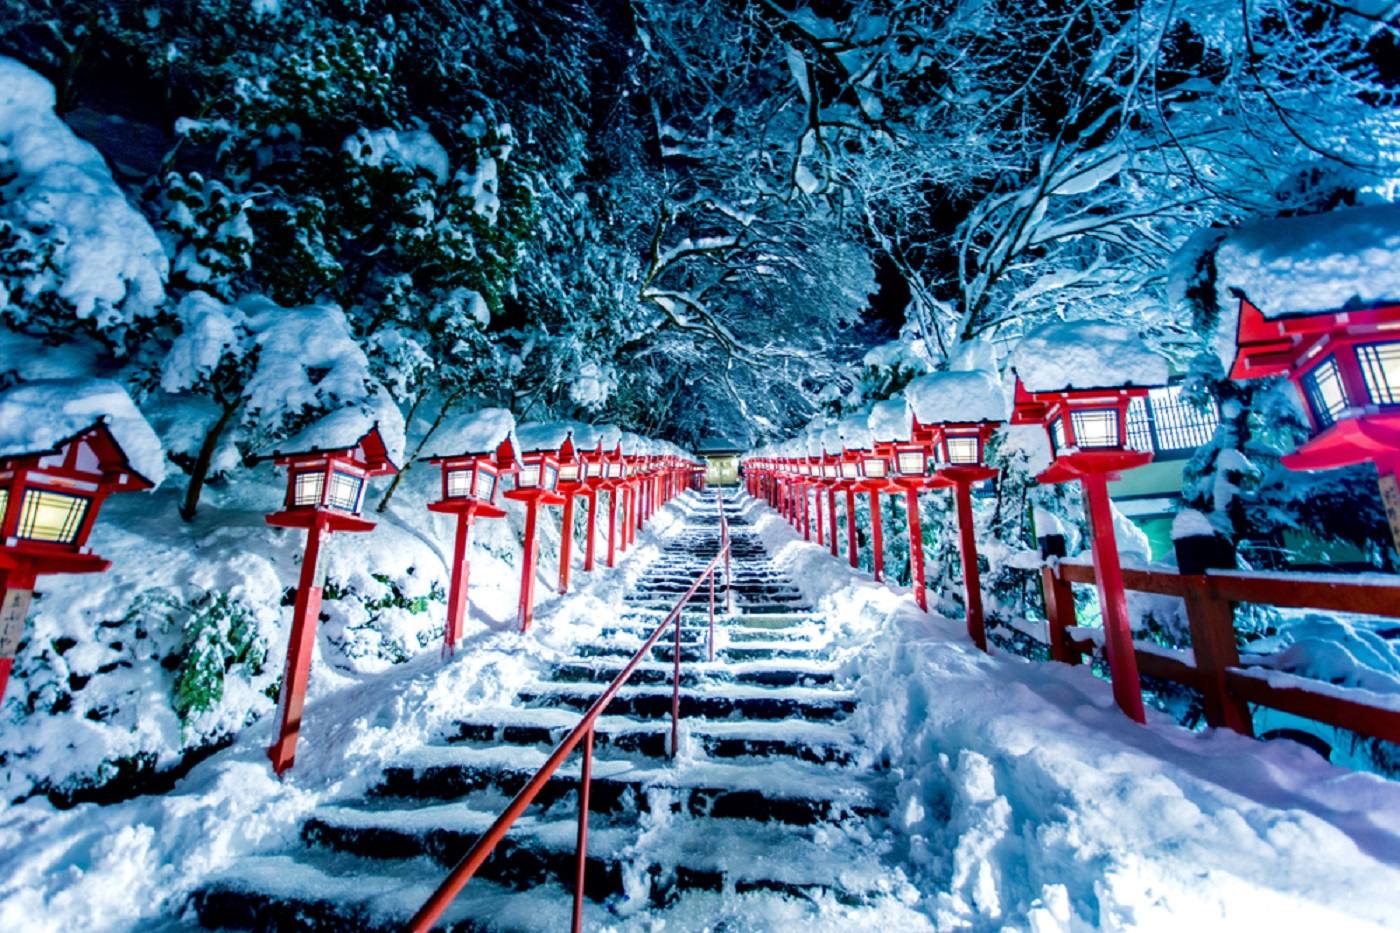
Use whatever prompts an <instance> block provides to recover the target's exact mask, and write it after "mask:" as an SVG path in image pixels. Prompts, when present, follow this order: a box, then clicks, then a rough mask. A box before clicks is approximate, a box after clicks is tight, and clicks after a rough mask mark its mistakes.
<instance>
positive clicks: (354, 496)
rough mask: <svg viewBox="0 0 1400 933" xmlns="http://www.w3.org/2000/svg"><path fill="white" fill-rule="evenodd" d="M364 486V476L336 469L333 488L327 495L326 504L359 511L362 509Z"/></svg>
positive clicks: (344, 509) (334, 507)
mask: <svg viewBox="0 0 1400 933" xmlns="http://www.w3.org/2000/svg"><path fill="white" fill-rule="evenodd" d="M364 486H365V478H364V477H363V476H356V475H354V474H353V473H342V472H341V471H340V470H336V471H335V472H334V473H332V474H331V488H330V490H329V492H328V493H327V495H326V504H327V505H329V506H330V507H331V508H333V509H341V510H342V511H346V512H358V511H360V492H361V490H363V489H364Z"/></svg>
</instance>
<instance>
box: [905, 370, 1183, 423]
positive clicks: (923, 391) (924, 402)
mask: <svg viewBox="0 0 1400 933" xmlns="http://www.w3.org/2000/svg"><path fill="white" fill-rule="evenodd" d="M1163 381H1165V380H1163ZM904 397H905V399H906V400H908V402H909V408H910V409H911V410H912V411H913V413H914V417H916V418H918V419H919V423H920V424H945V423H948V422H958V421H1005V420H1006V419H1007V418H1008V417H1009V414H1010V413H1009V411H1008V406H1007V403H1006V393H1005V391H1004V390H1003V389H1002V385H1001V380H1000V379H999V378H997V375H996V373H993V372H988V371H986V370H981V369H974V370H966V371H958V372H953V371H948V372H937V373H929V374H928V375H927V376H920V377H919V378H917V379H915V380H913V381H912V382H910V383H909V385H908V386H906V387H905V389H904Z"/></svg>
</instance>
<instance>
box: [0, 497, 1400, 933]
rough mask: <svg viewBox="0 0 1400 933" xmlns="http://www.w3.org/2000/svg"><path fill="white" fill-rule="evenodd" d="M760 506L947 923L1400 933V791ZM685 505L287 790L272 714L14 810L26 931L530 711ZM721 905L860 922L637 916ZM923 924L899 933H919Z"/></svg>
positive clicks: (154, 908) (12, 838) (700, 923)
mask: <svg viewBox="0 0 1400 933" xmlns="http://www.w3.org/2000/svg"><path fill="white" fill-rule="evenodd" d="M751 508H752V509H753V515H754V517H755V518H756V519H757V523H758V524H757V528H758V531H759V533H760V535H761V536H762V538H763V540H764V541H765V543H766V544H767V545H768V547H769V548H770V550H771V551H772V552H773V553H774V555H775V557H776V561H777V563H778V564H779V565H780V567H782V568H783V569H784V570H786V571H787V572H788V573H789V574H790V575H791V576H792V577H793V578H794V579H795V580H797V581H798V582H799V584H800V585H801V586H802V587H803V589H804V590H805V595H806V596H807V597H809V598H810V599H811V600H812V601H813V602H814V604H816V605H818V607H819V608H820V610H822V611H823V612H824V613H826V615H827V618H828V622H829V624H828V626H827V628H828V631H829V632H830V633H831V638H832V642H831V650H832V653H833V657H835V658H836V659H838V660H839V661H840V663H841V665H842V667H843V670H844V671H845V672H846V673H848V674H850V675H851V676H852V677H853V678H855V682H854V686H855V689H856V691H857V693H858V696H859V697H860V700H861V703H860V706H859V708H858V710H857V712H856V714H855V718H854V719H853V720H852V721H851V724H852V725H853V726H854V727H855V729H856V731H857V732H859V733H861V734H862V735H863V737H864V739H865V741H866V742H867V744H868V745H869V746H870V748H871V749H872V750H873V752H874V753H875V756H876V759H877V760H879V759H884V760H887V761H888V762H889V765H890V767H891V769H892V770H893V773H894V775H895V776H896V778H897V779H898V807H897V808H896V811H895V812H894V814H893V815H892V817H891V826H890V830H891V833H890V836H891V837H892V838H893V840H894V844H895V846H896V849H897V851H896V853H895V858H896V860H897V861H898V862H899V863H900V864H901V865H902V866H903V869H904V873H905V875H906V876H907V877H908V878H909V879H910V880H911V881H912V882H913V886H914V888H915V889H916V891H917V893H916V894H914V895H913V897H914V899H915V901H916V905H917V908H918V910H919V911H920V913H921V914H922V915H924V916H926V917H927V918H928V920H929V921H931V923H932V925H933V926H935V927H938V928H973V929H1030V930H1035V931H1051V930H1082V929H1089V928H1095V927H1103V928H1109V929H1125V928H1134V929H1181V928H1186V927H1190V926H1192V925H1194V926H1195V927H1196V928H1197V929H1203V930H1204V929H1219V928H1223V927H1225V926H1226V925H1227V924H1228V925H1229V926H1231V927H1233V928H1241V927H1244V928H1272V929H1304V928H1306V929H1326V930H1343V929H1367V928H1385V927H1400V900H1398V899H1397V898H1396V896H1395V892H1396V891H1397V890H1400V785H1397V784H1395V783H1392V782H1388V781H1386V780H1384V779H1382V778H1379V777H1376V776H1374V775H1369V774H1363V773H1354V772H1348V771H1345V770H1342V769H1338V768H1335V767H1333V766H1330V765H1328V764H1325V763H1324V762H1322V761H1321V760H1320V759H1318V758H1317V757H1316V756H1315V755H1313V754H1312V753H1311V752H1309V751H1306V750H1304V749H1302V748H1300V747H1297V746H1292V745H1290V744H1288V743H1259V742H1255V741H1252V740H1248V739H1244V738H1241V737H1239V736H1236V735H1234V734H1231V733H1213V732H1207V733H1191V732H1188V731H1186V730H1183V729H1181V728H1179V727H1177V726H1176V725H1175V724H1174V723H1172V722H1171V721H1169V720H1168V719H1167V718H1166V717H1165V716H1164V715H1160V714H1156V713H1151V712H1150V713H1149V721H1148V724H1147V725H1146V726H1137V725H1135V724H1133V723H1132V722H1131V721H1129V720H1127V719H1126V718H1125V717H1123V716H1122V715H1121V714H1120V713H1119V712H1118V711H1117V710H1116V708H1115V707H1114V706H1113V702H1112V697H1111V695H1110V692H1109V689H1108V685H1107V684H1105V683H1104V682H1103V681H1101V680H1098V679H1096V678H1095V677H1093V676H1092V674H1091V673H1090V672H1089V671H1088V669H1087V668H1083V667H1079V668H1071V667H1068V666H1065V665H1058V664H1050V663H1040V664H1035V663H1030V662H1027V661H1025V660H1023V659H1021V658H1019V657H1015V656H1007V655H1004V654H998V655H994V656H985V655H982V654H980V653H978V652H976V651H975V650H974V649H973V648H972V647H971V646H970V644H968V642H967V640H966V637H965V635H964V634H963V633H962V631H961V625H960V624H959V623H957V622H955V621H951V620H947V619H942V618H938V617H933V616H925V615H923V614H922V613H920V612H918V610H917V609H916V608H915V607H914V605H913V602H912V600H911V599H909V597H908V595H907V593H900V592H896V591H895V590H893V589H891V588H888V587H885V586H880V585H876V584H874V583H873V582H871V581H870V580H869V579H868V577H866V576H865V575H863V574H859V573H856V572H854V571H852V570H850V569H849V567H847V566H846V565H845V564H844V562H842V561H840V560H837V559H833V558H832V557H831V556H830V555H829V553H827V552H826V551H825V550H824V549H823V548H820V547H818V546H817V545H815V544H810V543H806V542H803V541H802V540H801V539H800V537H799V536H797V535H796V534H794V533H793V532H792V530H791V529H790V528H789V527H788V526H787V525H786V524H785V523H784V522H783V521H782V520H781V519H780V518H778V517H777V516H775V515H772V514H768V515H763V514H761V512H762V508H761V507H760V506H758V505H757V504H756V503H755V504H754V505H753V506H751ZM676 515H677V512H676V509H675V507H671V508H668V509H663V510H662V511H661V512H660V513H658V516H657V518H656V520H655V521H654V523H653V525H652V526H651V528H650V529H649V530H648V531H647V533H646V534H644V535H643V536H642V538H641V539H640V540H639V542H638V546H637V548H636V550H634V551H631V552H629V555H628V560H627V562H626V564H624V565H623V566H622V567H621V568H619V570H618V571H616V572H614V573H611V574H608V573H603V574H596V575H595V576H594V578H593V579H591V580H586V581H585V582H584V583H583V586H582V587H581V588H580V591H579V593H578V595H576V596H574V597H571V598H569V599H566V600H560V601H556V602H555V603H553V604H552V605H551V606H550V607H548V608H546V609H545V611H544V612H543V613H542V614H541V616H540V618H539V620H538V622H537V625H536V628H535V629H534V630H533V631H532V633H531V634H530V636H528V637H525V638H521V637H519V636H517V635H516V634H514V633H512V632H510V631H507V630H498V629H492V628H487V627H482V628H481V629H478V630H476V631H474V632H473V633H471V634H470V636H469V638H468V639H467V641H466V643H465V644H464V645H463V647H462V650H461V651H460V653H459V654H458V656H457V657H456V658H455V659H453V660H451V661H449V662H446V663H444V662H443V661H442V660H440V659H439V657H438V656H437V652H436V650H427V651H424V652H422V653H421V654H420V655H419V656H418V657H416V658H414V659H413V660H411V661H409V662H407V663H405V664H400V665H396V666H393V667H390V668H389V669H387V670H385V671H383V672H382V673H378V674H369V675H365V676H362V677H360V678H358V679H356V680H355V681H354V682H353V683H349V684H342V685H338V686H332V687H327V688H324V689H322V690H321V691H320V692H319V693H318V694H317V695H316V696H315V698H314V699H313V701H312V703H311V704H310V705H309V706H308V710H307V724H306V728H305V730H304V731H303V736H302V744H301V748H300V754H299V757H298V763H297V767H296V768H295V769H294V771H293V772H292V774H291V777H290V779H289V780H288V781H287V782H285V783H281V782H278V781H277V780H275V779H274V778H273V777H272V776H271V774H270V771H269V769H268V766H267V762H266V759H265V758H264V756H263V748H264V746H265V745H266V744H267V741H268V739H269V737H270V729H271V724H270V723H268V722H266V721H264V722H262V723H259V724H258V725H256V726H254V727H252V728H250V729H248V730H246V731H245V732H244V733H243V734H242V735H241V736H240V737H239V739H238V740H237V742H236V743H235V744H234V745H233V747H231V748H229V749H227V750H225V751H223V752H220V753H219V754H217V755H215V756H214V757H213V758H211V759H210V760H208V761H206V762H204V763H203V764H201V765H199V766H198V767H196V768H195V769H194V770H193V771H192V772H191V774H190V775H189V776H188V777H187V778H185V779H184V780H183V781H182V782H181V783H180V784H179V785H177V787H176V788H175V790H174V792H172V793H170V794H167V795H165V796H161V797H147V798H140V799H136V800H132V801H128V802H125V803H121V804H117V805H112V806H107V807H99V806H95V805H82V806H79V807H77V808H74V809H72V810H68V811H58V810H55V809H54V808H53V807H52V806H50V805H49V804H48V803H47V802H45V801H43V800H42V799H37V798H36V799H31V800H28V801H25V802H23V803H20V804H17V805H13V806H10V807H9V808H8V809H7V810H6V811H5V812H4V814H3V816H0V852H3V853H4V855H3V856H0V877H3V878H4V879H5V880H4V882H3V883H0V928H3V929H25V930H59V929H94V930H104V929H106V930H126V929H148V928H150V927H151V926H153V925H155V924H157V923H159V922H160V918H163V917H164V918H168V917H169V915H170V911H172V910H174V909H176V908H178V906H179V905H180V904H181V903H182V902H183V898H184V896H185V894H186V893H187V892H189V891H190V890H191V889H192V888H194V887H195V886H196V885H197V884H198V883H199V881H200V880H201V879H202V878H204V877H207V876H209V875H210V874H212V873H214V872H217V871H218V870H220V869H221V868H223V867H226V866H227V865H229V864H230V863H231V862H232V861H233V860H236V859H237V858H239V856H240V855H242V854H245V853H249V852H252V851H255V850H263V849H267V848H270V847H275V846H278V845H281V844H288V845H289V844H291V843H292V842H294V840H295V834H296V831H297V828H298V825H299V822H300V819H301V818H302V817H303V816H305V815H306V814H307V813H308V812H310V810H311V809H312V808H313V807H315V806H316V805H317V804H319V803H323V802H325V801H329V800H334V799H343V798H344V797H346V796H347V795H351V794H354V793H356V792H357V791H359V790H362V789H363V787H364V785H365V783H366V782H367V781H368V780H369V779H370V778H372V777H373V776H375V775H376V774H378V773H379V771H380V769H381V768H382V767H383V766H384V765H385V764H388V763H392V762H394V761H397V760H402V759H403V758H405V757H407V756H409V755H410V754H411V753H412V752H413V751H414V750H416V749H418V748H419V747H420V746H422V745H423V744H424V743H425V742H427V741H428V740H430V739H431V738H432V737H433V736H434V735H436V734H438V733H440V732H441V731H442V730H443V729H445V728H446V727H447V726H448V725H449V724H450V723H451V722H452V721H453V720H454V718H455V717H458V716H460V715H461V714H462V713H463V711H464V710H467V709H470V708H473V707H496V706H501V705H505V704H507V703H508V702H509V701H510V698H511V697H512V696H513V694H514V692H515V691H516V690H517V689H518V688H519V687H520V686H523V685H525V684H527V683H529V682H530V681H531V680H532V679H533V678H535V677H537V676H538V675H539V674H540V673H541V671H542V670H543V669H544V668H545V667H546V666H547V665H548V664H549V663H550V662H551V660H552V659H554V658H558V657H560V656H561V652H563V651H564V650H565V649H566V648H567V647H568V646H569V645H570V644H573V643H575V642H576V641H578V640H581V639H587V638H589V637H592V636H594V635H596V633H597V632H598V629H599V627H600V626H601V624H602V623H603V622H604V621H605V620H608V619H611V618H613V617H615V616H616V614H617V612H618V610H619V607H620V599H621V596H622V593H623V591H624V588H625V586H626V585H627V582H628V580H629V577H631V576H634V575H635V574H636V573H637V572H638V568H639V567H640V565H641V564H642V563H644V562H645V561H646V560H647V558H648V557H649V555H650V553H652V549H653V548H655V547H657V546H658V545H659V544H660V543H661V542H662V540H663V539H664V538H665V537H666V536H667V535H668V534H670V533H673V532H674V530H675V528H676V527H677V525H676ZM655 841H659V840H655ZM881 844H882V845H888V844H889V838H886V839H885V840H882V841H881ZM707 898H710V900H712V901H713V903H712V905H711V906H713V908H714V911H715V912H716V915H719V912H722V913H723V915H724V916H726V917H728V918H729V919H730V921H731V922H732V923H734V924H735V926H734V927H733V928H735V929H753V930H769V929H774V930H776V929H784V928H785V924H786V923H787V922H788V920H793V918H799V917H800V922H802V923H803V925H804V926H807V927H810V928H812V929H832V930H836V929H849V928H850V927H849V925H846V926H843V922H844V920H843V918H845V917H846V916H847V913H846V909H845V908H843V907H841V906H840V905H838V904H835V903H832V904H825V905H821V906H820V916H821V917H822V922H820V923H817V924H815V925H813V923H812V921H811V919H810V911H807V910H804V911H794V912H792V914H791V916H787V915H785V914H784V910H783V907H782V902H781V901H780V900H779V899H775V898H772V897H762V898H748V899H746V898H728V897H726V898H719V897H714V898H711V896H709V895H697V896H695V897H691V898H687V899H685V900H684V901H683V903H682V904H681V905H678V908H677V910H676V911H674V912H670V913H669V914H668V915H665V916H663V917H658V916H650V915H646V914H642V915H636V914H634V915H631V916H629V917H627V918H616V920H615V922H616V923H617V924H618V927H617V928H618V929H626V930H632V929H636V930H654V929H659V928H660V926H658V923H660V922H661V921H662V920H663V919H664V921H665V925H664V928H665V929H667V930H673V929H701V928H705V923H704V920H705V919H706V918H705V917H704V914H705V911H706V904H707V903H709V901H707ZM682 908H683V910H682ZM697 911H699V913H697ZM682 913H684V916H682ZM899 916H902V917H905V920H903V921H901V920H898V919H892V920H891V922H890V923H889V924H886V925H887V926H888V928H889V929H891V930H894V929H907V928H909V927H908V926H907V923H908V921H907V916H908V915H907V914H899ZM785 917H786V919H785ZM600 919H601V918H600ZM871 919H872V918H871V916H870V915H868V914H867V915H862V917H861V922H862V923H868V922H869V921H870V920H871Z"/></svg>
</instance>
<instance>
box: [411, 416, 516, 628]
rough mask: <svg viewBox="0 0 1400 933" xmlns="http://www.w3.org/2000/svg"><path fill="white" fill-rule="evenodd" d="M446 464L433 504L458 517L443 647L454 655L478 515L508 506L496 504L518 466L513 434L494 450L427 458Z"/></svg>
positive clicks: (432, 507)
mask: <svg viewBox="0 0 1400 933" xmlns="http://www.w3.org/2000/svg"><path fill="white" fill-rule="evenodd" d="M426 459H428V461H429V462H430V463H436V464H438V465H439V466H441V467H442V498H440V499H439V500H438V501H436V502H432V503H429V505H428V508H429V509H430V510H431V511H434V512H440V513H443V514H445V515H455V516H457V531H456V535H455V536H454V545H453V552H452V575H451V580H452V582H451V591H450V592H449V594H448V599H447V628H446V630H445V631H444V633H443V650H444V652H445V653H448V654H450V653H451V652H452V651H453V649H454V648H455V647H456V644H457V639H459V638H461V636H462V628H463V626H464V625H465V623H466V619H467V606H468V602H467V581H468V576H469V573H470V568H471V562H470V540H469V539H470V534H471V526H472V523H473V522H474V521H476V519H478V518H502V517H504V516H505V514H506V512H505V509H503V508H501V507H500V506H499V505H497V504H496V499H497V495H498V494H499V492H500V488H501V476H502V475H503V474H509V473H510V472H511V471H512V470H514V469H515V467H516V461H515V445H514V444H513V443H511V439H510V437H509V436H507V437H505V438H504V439H502V440H501V442H500V444H499V445H497V447H496V450H495V451H494V452H468V451H464V452H462V453H461V454H459V455H456V456H448V457H443V456H437V457H429V458H426Z"/></svg>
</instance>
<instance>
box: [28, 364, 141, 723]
mask: <svg viewBox="0 0 1400 933" xmlns="http://www.w3.org/2000/svg"><path fill="white" fill-rule="evenodd" d="M25 390H26V387H24V386H21V387H20V388H18V389H14V390H12V393H20V392H24V391H25ZM12 397H13V396H12ZM56 414H57V413H56ZM68 430H69V429H68V428H59V433H58V434H57V435H55V436H54V437H52V438H51V439H50V438H47V437H46V438H44V440H42V441H41V443H43V444H44V445H46V446H44V447H43V448H41V449H37V450H14V449H11V450H6V451H5V452H4V453H0V700H2V699H4V697H5V688H6V686H7V685H8V684H9V681H10V671H11V669H12V668H13V667H14V660H15V653H16V652H17V651H18V650H19V643H20V640H21V639H22V638H23V635H24V621H25V618H26V617H27V616H28V614H29V605H30V602H31V600H32V599H33V596H34V582H35V578H36V577H38V576H39V575H40V574H49V573H100V572H102V571H104V570H106V569H107V568H108V567H110V566H111V562H110V561H107V560H104V559H102V558H101V557H99V556H97V555H96V554H94V553H92V552H91V551H89V550H88V549H87V540H88V536H89V535H90V534H91V533H92V528H93V525H94V524H95V523H96V522H97V513H98V512H99V511H100V510H101V508H102V503H103V501H104V500H106V498H107V496H109V495H111V494H112V493H114V492H137V491H141V490H146V489H150V488H152V486H153V484H152V483H151V481H150V480H148V479H146V478H145V477H144V476H142V475H141V474H139V473H137V472H136V471H135V470H134V469H132V467H131V464H130V463H128V461H127V456H126V453H125V452H124V451H123V450H122V448H121V445H120V444H118V443H117V440H116V438H115V437H114V436H113V434H112V432H111V430H110V429H109V428H108V426H107V423H106V421H105V420H101V419H99V420H96V421H94V422H92V423H91V424H90V425H88V426H87V427H84V428H82V429H80V430H78V431H77V432H75V433H71V434H67V436H62V435H63V433H65V432H67V431H68ZM148 430H149V429H148ZM25 433H26V435H28V439H31V440H32V439H35V438H34V435H33V432H32V430H30V431H26V432H25ZM23 446H30V445H29V444H25V445H23Z"/></svg>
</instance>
